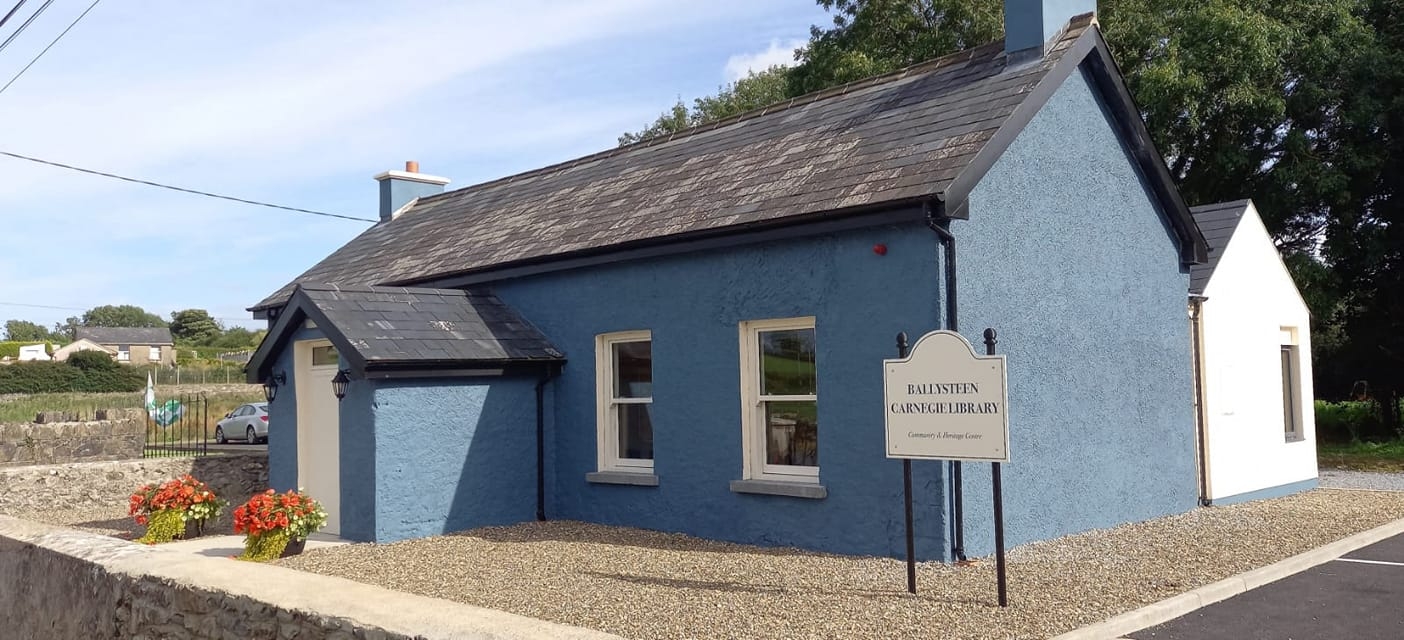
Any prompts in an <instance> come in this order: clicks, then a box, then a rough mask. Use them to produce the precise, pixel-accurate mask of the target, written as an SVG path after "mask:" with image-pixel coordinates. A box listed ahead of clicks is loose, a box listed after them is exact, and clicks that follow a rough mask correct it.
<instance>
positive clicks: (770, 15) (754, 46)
mask: <svg viewBox="0 0 1404 640" xmlns="http://www.w3.org/2000/svg"><path fill="white" fill-rule="evenodd" d="M13 4H14V2H8V1H6V0H0V15H2V14H3V11H8V9H9V7H10V6H13ZM42 4H43V3H41V2H29V3H27V4H26V5H25V6H24V7H23V8H22V9H21V11H20V13H19V14H17V15H16V17H15V19H13V20H11V22H10V23H8V24H7V25H5V26H4V27H3V28H0V41H3V39H4V38H7V37H9V35H10V34H11V33H13V32H14V30H15V28H16V26H17V25H18V23H20V22H21V21H22V18H24V17H27V16H28V15H29V14H30V13H31V12H33V11H34V10H35V9H37V8H38V7H39V6H41V5H42ZM89 4H91V2H90V0H55V2H53V4H52V5H51V6H50V7H49V8H48V9H47V10H46V11H45V12H44V13H43V14H41V15H40V16H39V17H38V18H37V19H35V20H34V22H33V23H32V24H31V25H30V26H29V28H28V29H27V30H25V31H24V32H23V33H22V34H21V35H20V36H19V37H17V38H16V39H15V40H14V41H13V42H12V43H11V44H10V45H9V46H8V47H6V48H4V49H3V50H0V86H3V85H4V83H6V82H9V80H10V79H11V78H12V77H13V76H14V75H15V74H16V73H18V72H19V71H20V69H22V68H23V67H24V66H25V65H26V64H28V63H29V62H30V61H31V60H32V59H33V58H34V57H35V56H36V55H37V54H38V53H39V52H40V51H41V50H42V49H43V48H44V47H45V46H46V45H48V44H49V43H50V42H51V41H52V40H53V39H54V37H55V36H57V35H58V34H59V33H60V32H61V31H63V29H64V28H65V27H67V26H68V25H69V24H70V23H71V22H72V21H73V20H74V19H75V18H76V17H78V15H79V14H81V13H82V12H83V10H84V9H86V8H87V7H88V6H89ZM828 23H829V18H828V17H827V15H826V14H825V13H824V12H823V10H822V9H821V8H819V7H818V6H817V5H816V4H815V3H814V2H813V1H812V0H763V1H758V0H709V1H708V2H686V1H683V0H590V1H589V2H579V1H578V0H515V1H513V2H497V1H487V0H480V1H472V2H470V1H466V0H458V1H454V0H442V1H430V0H414V1H400V2H395V3H385V2H370V1H350V0H338V1H336V2H331V1H317V0H302V1H299V2H274V1H271V0H240V1H239V2H224V3H213V2H188V1H184V2H176V1H172V0H141V1H139V2H132V1H127V0H122V1H118V0H106V1H105V2H99V3H98V4H97V6H96V7H95V8H94V9H92V11H91V12H90V13H89V14H88V15H87V16H86V17H84V18H83V19H82V21H80V22H79V23H78V24H77V26H75V27H74V28H73V29H72V31H70V32H69V33H68V34H67V35H66V36H64V37H63V38H62V39H61V40H60V41H59V42H58V43H57V44H56V45H54V46H53V48H52V49H51V50H49V52H48V53H46V54H44V56H43V57H42V58H40V59H39V61H38V62H37V63H35V64H34V66H33V67H31V68H30V69H29V70H28V71H27V72H25V73H24V75H23V76H21V77H20V78H19V80H18V81H16V82H15V83H14V84H13V85H12V86H10V88H9V89H8V90H5V91H4V92H3V93H0V151H4V152H10V153H15V154H21V155H25V156H31V157H37V158H42V159H45V160H50V161H54V162H60V163H64V164H69V165H75V166H79V167H84V168H88V169H94V170H98V171H103V172H107V173H114V174H119V175H124V176H129V177H134V178H140V179H145V180H150V181H155V182H162V183H167V184H172V185H177V186H181V187H186V188H190V189H196V190H201V191H208V192H214V193H218V194H224V195H230V196H235V197H239V198H244V199H250V200H258V201H264V202H271V203H276V204H281V205H286V206H291V207H297V208H303V209H312V210H316V211H324V212H329V213H336V214H341V215H347V216H354V217H361V218H371V219H374V218H376V216H377V206H378V204H377V202H378V201H377V198H378V196H377V185H376V183H375V181H374V180H373V179H372V176H373V175H375V174H377V173H380V172H382V171H384V170H387V169H403V168H404V163H405V161H406V160H417V161H418V162H419V163H420V170H421V171H422V172H424V173H428V174H433V175H438V176H444V177H447V178H450V179H451V180H452V182H451V183H450V185H449V187H448V188H449V189H455V188H461V187H466V186H470V185H473V184H477V183H480V182H484V181H487V180H491V179H494V178H498V177H502V176H507V175H511V174H515V173H519V172H522V171H527V170H531V169H534V168H537V167H541V166H545V165H548V164H553V163H556V162H561V161H564V160H569V159H571V158H575V157H579V156H583V155H586V154H589V153H593V152H596V151H601V150H604V149H608V148H611V147H613V146H615V144H616V138H617V137H618V135H619V134H620V133H622V132H624V131H633V130H638V129H640V128H642V127H643V126H645V125H646V124H648V123H650V122H652V120H653V119H654V118H656V117H657V116H658V114H659V113H661V112H662V111H664V110H665V109H667V108H668V107H669V106H671V105H672V104H673V102H675V101H676V100H678V99H679V98H681V99H683V100H686V101H689V102H690V101H691V99H692V98H695V97H698V96H701V95H706V94H710V93H714V92H715V91H716V90H717V88H718V87H719V86H720V85H722V84H723V83H725V82H729V81H733V80H735V79H737V78H739V77H742V76H744V75H745V73H746V71H747V69H750V68H754V69H757V70H759V69H763V68H766V67H768V66H770V65H772V64H784V63H786V62H788V61H789V60H790V59H791V58H792V52H793V50H794V48H795V47H796V46H798V45H800V44H802V43H803V42H804V41H805V39H806V37H807V34H808V31H809V27H810V25H813V24H828ZM368 226H369V223H365V222H355V221H348V220H340V219H333V218H326V217H319V216H311V215H306V214H300V213H293V212H289V211H282V210H276V209H269V208H263V207H254V206H249V205H243V204H237V203H233V202H226V201H222V200H216V199H212V198H206V197H199V196H193V195H188V194H183V193H175V192H170V191H165V190H161V189H156V188H152V187H148V186H142V185H136V184H130V183H126V182H121V181H116V180H112V179H109V178H103V177H98V176H91V175H86V174H82V173H77V172H73V171H69V170H66V169H60V168H54V167H49V166H45V165H41V164H36V163H31V162H27V161H23V160H17V159H13V158H9V157H5V156H0V322H3V321H4V320H7V319H12V318H13V319H23V320H29V321H33V322H39V323H41V324H44V325H46V326H52V325H53V324H55V323H57V322H61V321H62V320H63V319H64V318H67V317H69V316H80V315H82V312H83V311H84V310H86V309H89V308H92V307H95V306H98V305H104V304H135V305H138V306H141V307H143V308H145V309H146V310H148V311H151V312H154V313H157V314H160V315H162V316H163V317H166V318H169V316H170V313H171V312H172V311H176V310H181V309H190V308H195V309H205V310H208V311H209V312H210V314H211V315H213V316H215V317H216V318H218V319H220V320H221V321H222V322H223V323H225V324H226V325H229V326H232V325H243V326H248V327H254V328H257V327H261V326H263V321H256V320H253V319H251V316H250V314H249V313H248V312H247V311H245V309H246V308H247V307H249V306H252V305H253V304H254V303H256V302H258V301H259V300H261V299H262V298H263V297H264V296H265V295H267V294H269V293H271V292H273V291H274V290H276V289H278V288H279V287H280V286H282V285H283V284H285V283H286V282H288V281H290V280H292V279H293V278H295V277H296V276H297V275H298V274H300V273H302V272H303V271H304V270H306V269H307V268H309V267H311V266H312V265H313V264H315V263H316V262H317V261H319V260H320V259H321V258H323V257H324V256H326V255H327V254H329V253H331V252H332V251H334V250H335V249H336V248H338V247H340V246H341V245H343V244H345V243H346V242H347V241H349V240H350V239H351V238H353V237H355V236H356V235H357V234H358V233H360V232H361V231H363V230H364V229H365V228H366V227H368Z"/></svg>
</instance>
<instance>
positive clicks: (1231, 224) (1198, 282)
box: [1190, 200, 1252, 294]
mask: <svg viewBox="0 0 1404 640" xmlns="http://www.w3.org/2000/svg"><path fill="white" fill-rule="evenodd" d="M1251 202H1252V201H1251V200H1234V201H1232V202H1218V203H1215V204H1206V205H1200V206H1198V207H1190V215H1191V216H1194V223H1195V225H1197V226H1198V227H1199V232H1200V233H1201V234H1203V235H1204V241H1205V242H1207V243H1208V244H1209V261H1208V262H1206V263H1204V264H1197V265H1194V266H1192V267H1190V293H1198V294H1202V293H1204V287H1206V286H1208V284H1209V278H1210V277H1212V276H1213V275H1214V268H1215V267H1217V266H1219V258H1220V257H1222V256H1223V255H1224V250H1225V249H1227V248H1228V244H1229V240H1231V239H1233V230H1234V229H1237V228H1238V221H1239V220H1240V219H1242V218H1243V213H1244V212H1246V211H1247V210H1248V205H1249V204H1250V203H1251Z"/></svg>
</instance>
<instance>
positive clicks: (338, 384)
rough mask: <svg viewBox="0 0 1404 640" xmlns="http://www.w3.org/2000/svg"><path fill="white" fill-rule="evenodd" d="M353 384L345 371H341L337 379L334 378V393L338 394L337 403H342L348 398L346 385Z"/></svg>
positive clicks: (338, 371)
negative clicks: (342, 400) (343, 399)
mask: <svg viewBox="0 0 1404 640" xmlns="http://www.w3.org/2000/svg"><path fill="white" fill-rule="evenodd" d="M350 382H351V377H350V376H348V375H346V370H345V369H339V370H337V372H336V377H335V378H332V393H334V394H336V401H337V402H341V399H342V398H345V397H346V385H347V384H348V383H350Z"/></svg>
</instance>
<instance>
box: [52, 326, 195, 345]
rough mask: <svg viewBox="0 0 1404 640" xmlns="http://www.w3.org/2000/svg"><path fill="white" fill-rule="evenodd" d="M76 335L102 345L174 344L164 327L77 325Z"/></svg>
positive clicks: (168, 330)
mask: <svg viewBox="0 0 1404 640" xmlns="http://www.w3.org/2000/svg"><path fill="white" fill-rule="evenodd" d="M76 337H77V338H78V339H83V338H87V339H89V340H92V341H93V342H96V343H98V344H102V345H111V344H115V345H123V344H126V345H132V344H160V345H164V344H175V343H174V341H173V340H171V330H170V329H167V328H166V327H78V331H77V334H76Z"/></svg>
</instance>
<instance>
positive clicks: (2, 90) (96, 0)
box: [0, 0, 102, 93]
mask: <svg viewBox="0 0 1404 640" xmlns="http://www.w3.org/2000/svg"><path fill="white" fill-rule="evenodd" d="M53 1H54V0H48V2H45V3H44V5H43V6H41V7H39V11H37V12H35V14H34V15H36V16H37V15H39V13H42V12H43V11H44V7H47V6H49V2H53ZM99 2H102V0H93V3H92V4H90V5H88V8H87V9H84V10H83V13H80V14H78V17H77V18H74V19H73V22H70V23H68V28H67V29H64V30H63V33H60V34H58V37H57V38H54V40H53V42H50V43H49V46H47V47H44V50H43V51H40V52H39V55H37V56H34V59H33V60H30V61H29V64H27V65H24V68H23V69H20V70H19V73H16V74H15V77H13V78H10V81H9V82H6V83H5V86H3V87H0V93H5V90H6V89H9V88H10V85H12V84H14V83H15V81H16V80H19V79H20V76H22V75H24V72H26V71H29V68H30V67H32V66H34V63H36V62H38V61H39V59H40V58H42V57H44V54H46V53H48V52H49V49H52V48H53V47H54V45H56V44H58V41H59V40H62V39H63V37H64V36H66V35H68V31H69V30H70V29H72V28H73V27H75V26H77V25H78V21H79V20H82V19H83V16H86V15H88V12H89V11H92V10H93V7H96V6H97V5H98V3H99ZM33 19H34V18H33V17H31V18H30V20H33ZM27 26H29V22H27V21H26V22H25V23H24V24H22V25H20V28H19V30H20V31H24V28H25V27H27ZM17 35H19V31H16V32H15V35H13V36H10V40H14V39H15V36H17ZM5 44H10V41H9V40H6V41H5ZM4 48H5V45H4V44H0V50H4Z"/></svg>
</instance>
